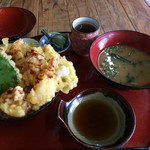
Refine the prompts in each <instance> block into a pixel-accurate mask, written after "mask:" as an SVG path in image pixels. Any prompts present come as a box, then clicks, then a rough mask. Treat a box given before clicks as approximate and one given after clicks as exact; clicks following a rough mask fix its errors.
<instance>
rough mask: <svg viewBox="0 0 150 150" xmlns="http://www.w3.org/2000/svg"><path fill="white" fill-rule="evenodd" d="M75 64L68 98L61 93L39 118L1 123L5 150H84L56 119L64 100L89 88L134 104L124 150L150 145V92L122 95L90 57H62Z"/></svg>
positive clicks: (68, 53) (71, 54) (0, 143)
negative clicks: (133, 123) (74, 84)
mask: <svg viewBox="0 0 150 150" xmlns="http://www.w3.org/2000/svg"><path fill="white" fill-rule="evenodd" d="M61 55H62V56H63V55H65V56H66V58H67V59H68V60H70V61H72V62H73V64H74V67H75V69H76V73H77V76H78V78H79V83H78V86H77V87H76V88H74V89H73V90H71V91H70V92H69V94H63V93H62V92H60V93H59V94H58V96H57V98H56V99H55V100H54V101H53V102H52V103H51V104H50V105H49V106H48V107H47V108H46V109H44V110H43V111H42V112H40V113H38V114H37V115H35V116H33V117H31V118H28V119H24V120H18V121H13V122H0V148H1V149H2V150H20V149H23V150H37V149H38V150H43V149H45V150H48V149H82V148H84V147H82V146H81V145H80V144H78V143H77V142H76V141H75V140H74V139H73V138H72V136H71V135H70V134H69V132H68V131H67V129H66V127H65V126H64V124H63V123H62V122H61V121H60V120H59V119H58V117H57V108H58V103H59V102H60V100H61V99H63V100H65V101H69V100H71V99H72V98H73V97H74V96H75V95H76V94H77V93H79V92H81V91H82V90H84V89H87V88H93V87H105V88H108V89H112V90H114V91H116V92H118V93H119V94H121V95H122V96H123V97H124V98H126V99H127V101H128V102H129V103H130V104H131V106H132V107H133V109H134V111H135V115H136V128H135V132H134V134H133V136H132V137H131V139H130V140H129V141H128V142H127V143H126V144H125V145H124V147H146V146H148V145H149V144H150V134H149V133H150V91H149V90H130V91H121V90H117V89H115V88H113V87H111V86H110V85H108V84H107V83H106V82H105V81H104V80H103V78H101V77H100V76H99V75H98V73H97V72H96V71H95V69H94V68H93V66H92V65H91V62H90V59H89V57H88V56H77V55H76V54H75V53H74V52H73V51H72V49H71V47H70V49H69V50H67V51H65V52H64V53H61Z"/></svg>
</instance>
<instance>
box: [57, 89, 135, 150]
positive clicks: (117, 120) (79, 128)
mask: <svg viewBox="0 0 150 150" xmlns="http://www.w3.org/2000/svg"><path fill="white" fill-rule="evenodd" d="M58 118H59V119H60V120H61V121H62V122H63V123H64V125H65V126H66V128H67V129H68V131H69V132H70V134H71V135H72V136H73V138H74V139H75V140H76V141H77V142H79V143H80V144H81V145H83V146H85V147H87V148H92V149H97V148H107V149H112V148H119V147H121V146H123V145H124V144H125V143H126V142H127V141H128V140H129V139H130V138H131V137H132V135H133V133H134V130H135V126H136V117H135V113H134V110H133V109H132V107H131V105H130V104H129V103H128V101H127V100H125V99H124V98H123V97H122V96H121V95H119V94H118V93H116V92H114V91H111V90H108V89H104V88H91V89H86V90H84V91H82V92H81V93H79V94H77V95H76V96H75V97H74V98H73V99H72V100H71V101H69V102H65V101H64V100H61V101H60V103H59V107H58Z"/></svg>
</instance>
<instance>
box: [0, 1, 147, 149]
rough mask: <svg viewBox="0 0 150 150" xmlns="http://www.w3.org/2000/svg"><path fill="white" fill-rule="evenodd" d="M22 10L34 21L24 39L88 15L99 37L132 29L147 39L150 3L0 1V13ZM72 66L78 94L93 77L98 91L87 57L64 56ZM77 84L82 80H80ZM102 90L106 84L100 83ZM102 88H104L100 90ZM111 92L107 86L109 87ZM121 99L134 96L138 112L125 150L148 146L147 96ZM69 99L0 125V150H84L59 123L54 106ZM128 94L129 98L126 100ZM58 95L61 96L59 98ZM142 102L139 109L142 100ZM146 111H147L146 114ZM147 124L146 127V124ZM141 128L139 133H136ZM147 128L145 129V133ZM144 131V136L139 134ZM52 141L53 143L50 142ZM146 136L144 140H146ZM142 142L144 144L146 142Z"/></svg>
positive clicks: (142, 93)
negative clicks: (98, 27) (97, 25)
mask: <svg viewBox="0 0 150 150" xmlns="http://www.w3.org/2000/svg"><path fill="white" fill-rule="evenodd" d="M3 7H22V8H25V9H28V10H30V11H31V12H33V13H34V15H35V16H36V19H37V21H36V25H35V27H34V28H33V30H32V31H31V32H30V33H28V34H27V35H25V36H24V37H34V36H37V35H40V34H41V29H42V28H46V29H47V30H48V32H55V31H56V32H70V31H71V26H72V21H73V20H74V19H76V18H78V17H81V16H89V17H92V18H95V19H96V20H98V21H99V23H100V25H101V31H100V34H103V33H105V32H108V31H112V30H134V31H138V32H142V33H145V34H148V35H150V0H0V8H3ZM64 55H66V56H67V58H69V59H70V60H72V61H73V62H74V65H75V67H76V69H77V73H78V75H79V77H80V79H81V80H82V79H84V80H83V81H82V82H80V83H79V86H81V84H83V86H81V87H80V88H79V89H78V90H76V89H75V91H74V90H73V91H71V92H70V93H71V94H72V95H75V93H74V92H76V93H77V92H79V90H81V89H83V88H85V87H86V86H87V85H88V83H87V82H86V80H87V81H89V80H90V79H89V78H90V77H93V76H94V78H93V85H92V86H99V83H97V82H96V81H97V80H98V79H99V76H98V75H97V74H96V73H95V70H94V69H93V68H88V67H85V65H88V66H89V65H90V61H89V58H82V59H80V60H78V58H77V56H75V55H73V54H72V53H69V54H68V53H67V52H66V53H64ZM79 64H80V67H82V68H85V69H87V70H86V71H87V72H86V73H88V72H89V74H87V77H86V79H85V76H82V74H83V73H81V72H80V69H79ZM81 80H80V81H81ZM101 84H102V85H104V84H105V83H104V81H101ZM104 86H105V85H104ZM109 88H110V87H109ZM119 92H120V93H121V94H122V95H123V96H124V97H125V98H129V99H131V104H133V103H135V101H134V100H132V97H133V95H134V97H136V103H137V108H135V112H143V111H144V113H145V114H146V115H145V114H144V115H145V116H146V117H144V116H142V115H143V113H141V114H140V115H139V116H138V117H139V118H140V119H139V118H138V120H137V124H138V125H137V130H140V132H136V133H135V134H134V137H133V139H131V141H129V143H127V144H126V145H125V146H127V147H128V146H129V147H130V146H134V147H136V146H148V145H149V142H150V141H149V139H150V137H149V132H146V130H148V131H149V125H150V121H149V120H148V119H147V121H145V118H150V115H149V114H150V109H148V108H150V101H149V96H150V94H149V91H148V90H144V91H131V92H130V94H129V95H128V94H127V93H128V92H126V91H124V92H122V91H119ZM72 95H61V94H59V95H58V97H57V98H56V100H55V101H54V102H53V103H52V104H51V105H50V106H49V107H47V108H46V109H45V110H44V111H42V112H40V113H39V114H38V115H36V116H34V117H31V118H28V119H25V120H20V121H16V122H0V149H2V150H30V149H31V150H43V149H44V150H48V149H51V148H52V149H55V148H57V149H82V148H83V147H82V146H80V145H79V144H78V143H76V142H75V141H74V140H73V139H72V138H71V135H70V134H69V133H68V132H67V130H66V128H65V126H64V125H63V124H62V122H60V120H58V118H57V117H56V116H57V106H58V102H59V100H60V98H63V99H67V100H69V99H70V98H72ZM127 95H128V96H127ZM61 96H62V97H61ZM142 98H144V100H145V103H142V105H141V99H142ZM145 108H146V109H145ZM148 115H149V116H148ZM145 122H149V123H148V124H144V123H145ZM140 128H141V129H140ZM145 128H146V129H145ZM143 131H144V135H142V137H141V134H143ZM53 137H54V138H53ZM147 137H148V138H147ZM145 139H146V140H145ZM138 140H139V141H140V142H138Z"/></svg>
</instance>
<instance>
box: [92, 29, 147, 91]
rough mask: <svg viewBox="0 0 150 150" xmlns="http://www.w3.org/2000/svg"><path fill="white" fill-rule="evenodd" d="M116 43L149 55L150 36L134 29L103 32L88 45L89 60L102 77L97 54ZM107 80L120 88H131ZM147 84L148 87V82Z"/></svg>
mask: <svg viewBox="0 0 150 150" xmlns="http://www.w3.org/2000/svg"><path fill="white" fill-rule="evenodd" d="M118 44H119V45H128V46H131V47H135V48H137V49H140V50H143V51H144V52H146V53H147V54H148V55H149V56H150V36H148V35H146V34H143V33H139V32H136V31H128V30H121V31H112V32H108V33H105V34H103V35H101V36H100V37H98V38H97V39H96V40H95V41H94V42H93V43H92V45H91V47H90V60H91V62H92V64H93V66H94V68H95V69H96V71H97V72H99V74H100V75H102V76H103V77H104V79H106V77H105V76H104V75H103V74H102V72H101V70H100V69H99V66H98V63H97V62H98V56H99V54H100V53H101V52H102V51H103V50H104V49H105V48H107V47H110V46H114V45H118ZM107 81H108V82H109V83H111V84H113V85H115V86H120V88H127V89H128V88H132V87H129V86H121V85H120V84H118V83H115V82H113V81H110V80H109V79H107ZM148 86H149V88H150V83H149V84H148Z"/></svg>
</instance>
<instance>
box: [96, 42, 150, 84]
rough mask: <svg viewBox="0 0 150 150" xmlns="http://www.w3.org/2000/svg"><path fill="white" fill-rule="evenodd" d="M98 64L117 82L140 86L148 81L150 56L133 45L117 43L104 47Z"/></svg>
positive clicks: (104, 72) (106, 74) (149, 76)
mask: <svg viewBox="0 0 150 150" xmlns="http://www.w3.org/2000/svg"><path fill="white" fill-rule="evenodd" d="M98 66H99V68H100V70H101V71H102V73H103V74H104V75H105V76H106V77H107V78H109V79H111V80H113V81H115V82H117V83H121V84H125V85H129V86H142V85H145V84H147V83H149V82H150V56H148V55H147V54H146V53H145V52H143V51H141V50H139V49H136V48H133V47H129V46H125V45H117V46H111V47H108V48H106V49H104V50H103V51H102V53H101V54H100V55H99V58H98Z"/></svg>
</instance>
